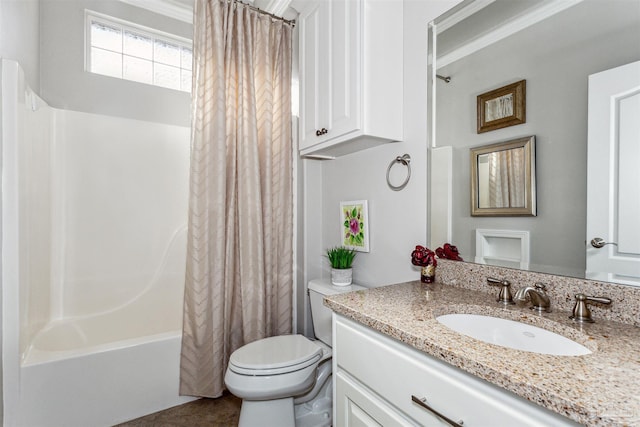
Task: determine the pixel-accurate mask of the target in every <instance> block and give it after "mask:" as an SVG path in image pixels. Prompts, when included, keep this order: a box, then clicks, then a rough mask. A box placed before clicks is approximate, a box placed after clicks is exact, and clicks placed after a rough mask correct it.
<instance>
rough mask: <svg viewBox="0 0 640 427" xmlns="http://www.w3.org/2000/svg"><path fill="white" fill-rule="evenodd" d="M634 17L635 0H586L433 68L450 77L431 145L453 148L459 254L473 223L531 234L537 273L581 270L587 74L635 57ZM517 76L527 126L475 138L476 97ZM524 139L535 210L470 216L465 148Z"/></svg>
mask: <svg viewBox="0 0 640 427" xmlns="http://www.w3.org/2000/svg"><path fill="white" fill-rule="evenodd" d="M629 16H631V17H634V21H633V22H634V23H632V24H630V25H627V26H625V25H624V23H625V22H629V20H628V19H626V17H629ZM639 16H640V7H639V4H638V2H629V1H626V2H620V1H616V2H604V1H601V2H584V3H582V4H580V5H578V6H574V7H573V8H571V9H569V10H567V11H564V12H562V13H561V14H559V15H556V16H555V17H553V18H551V19H549V20H547V21H545V22H543V23H540V24H538V25H535V26H532V27H530V28H529V29H527V30H524V31H522V32H520V33H517V34H515V35H513V36H511V37H510V38H508V39H507V40H503V41H501V42H499V43H496V44H494V45H492V46H490V47H487V48H485V49H483V50H481V51H479V52H477V53H475V54H473V55H470V56H468V57H466V58H463V59H461V60H459V61H457V62H454V63H452V64H451V65H449V66H447V67H444V68H442V69H439V70H438V72H439V74H443V75H448V76H451V78H452V81H451V83H449V84H444V83H442V82H439V83H438V87H437V112H438V118H437V128H436V129H437V145H438V146H446V145H451V146H453V147H454V171H453V191H454V200H453V205H454V206H453V209H454V217H453V242H454V243H455V244H456V245H458V248H459V249H460V251H461V253H462V254H463V255H464V256H466V257H467V258H465V259H468V260H473V257H472V256H470V255H472V254H474V252H475V229H476V228H497V229H516V230H530V231H531V260H532V264H534V265H533V266H532V269H533V270H538V271H548V272H554V273H560V274H569V275H575V276H581V275H584V269H585V230H586V214H585V211H586V194H587V193H586V176H587V169H586V161H587V154H586V146H587V95H588V80H587V79H588V76H589V75H590V74H593V73H596V72H599V71H602V70H606V69H609V68H613V67H616V66H619V65H623V64H626V63H629V62H633V61H634V60H638V59H640V43H639V42H638V40H640V25H638V17H639ZM593 29H597V30H598V33H597V34H591V35H589V34H590V30H593ZM521 79H526V80H527V122H526V123H525V124H522V125H517V126H512V127H509V128H504V129H500V130H496V131H492V132H487V133H484V134H480V135H479V134H477V133H476V96H477V95H478V94H481V93H484V92H487V91H489V90H492V89H495V88H498V87H501V86H503V85H505V84H508V83H512V82H515V81H518V80H521ZM528 135H535V136H536V149H537V156H536V167H537V189H538V198H537V200H538V216H537V217H529V218H517V217H511V218H495V217H494V218H474V217H471V216H470V206H469V194H470V183H469V147H474V146H479V145H484V144H489V143H494V142H500V141H506V140H510V139H514V138H518V137H522V136H528Z"/></svg>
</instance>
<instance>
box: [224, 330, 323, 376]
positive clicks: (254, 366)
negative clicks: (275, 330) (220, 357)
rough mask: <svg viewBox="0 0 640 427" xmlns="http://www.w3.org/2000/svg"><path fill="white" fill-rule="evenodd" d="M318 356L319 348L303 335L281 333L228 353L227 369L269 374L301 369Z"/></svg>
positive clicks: (320, 353) (246, 373)
mask: <svg viewBox="0 0 640 427" xmlns="http://www.w3.org/2000/svg"><path fill="white" fill-rule="evenodd" d="M321 357H322V348H321V347H320V346H319V345H317V344H315V343H314V342H313V341H311V340H309V339H308V338H306V337H304V336H303V335H281V336H276V337H270V338H264V339H261V340H258V341H254V342H252V343H249V344H247V345H245V346H243V347H240V348H239V349H237V350H236V351H234V352H233V353H232V354H231V358H230V360H229V368H230V369H231V370H232V371H234V372H237V373H239V374H245V375H273V374H278V373H284V372H291V371H295V370H298V369H302V368H305V367H307V366H309V365H311V364H313V363H316V362H317V361H318V360H320V358H321Z"/></svg>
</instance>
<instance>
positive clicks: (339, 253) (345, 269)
mask: <svg viewBox="0 0 640 427" xmlns="http://www.w3.org/2000/svg"><path fill="white" fill-rule="evenodd" d="M355 257H356V251H354V250H353V249H347V248H345V247H344V246H337V247H335V248H329V249H327V258H329V263H330V264H331V283H333V284H334V285H335V286H349V285H350V284H351V282H352V280H353V269H352V268H351V265H352V264H353V259H354V258H355Z"/></svg>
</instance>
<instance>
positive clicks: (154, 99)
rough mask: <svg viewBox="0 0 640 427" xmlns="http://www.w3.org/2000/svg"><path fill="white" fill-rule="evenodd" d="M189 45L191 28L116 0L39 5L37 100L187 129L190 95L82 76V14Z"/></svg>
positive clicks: (53, 0)
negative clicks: (96, 14)
mask: <svg viewBox="0 0 640 427" xmlns="http://www.w3.org/2000/svg"><path fill="white" fill-rule="evenodd" d="M85 9H89V10H93V11H95V12H100V13H104V14H107V15H110V16H114V17H116V18H120V19H124V20H127V21H131V22H135V23H137V24H139V25H144V26H147V27H151V28H154V29H157V30H161V31H165V32H168V33H171V34H175V35H178V36H181V37H186V38H188V39H191V38H192V25H191V24H187V23H185V22H182V21H178V20H175V19H171V18H168V17H166V16H163V15H159V14H156V13H153V12H149V11H147V10H144V9H140V8H137V7H133V6H130V5H127V4H124V3H121V2H119V1H115V0H106V1H105V0H65V1H60V0H42V1H41V5H40V41H41V55H40V66H41V68H40V75H41V80H40V81H41V83H40V88H41V92H40V94H41V97H42V98H43V99H44V100H46V101H47V102H48V103H49V105H51V106H52V107H56V108H63V109H68V110H75V111H84V112H88V113H96V114H106V115H111V116H118V117H127V118H132V119H138V120H147V121H155V122H161V123H166V124H173V125H179V126H189V125H190V118H189V117H190V95H189V94H188V93H186V92H180V91H176V90H172V89H165V88H160V87H156V86H151V85H146V84H141V83H136V82H131V81H127V80H120V79H115V78H112V77H107V76H101V75H98V74H92V73H89V72H86V71H84V52H85V51H84V10H85Z"/></svg>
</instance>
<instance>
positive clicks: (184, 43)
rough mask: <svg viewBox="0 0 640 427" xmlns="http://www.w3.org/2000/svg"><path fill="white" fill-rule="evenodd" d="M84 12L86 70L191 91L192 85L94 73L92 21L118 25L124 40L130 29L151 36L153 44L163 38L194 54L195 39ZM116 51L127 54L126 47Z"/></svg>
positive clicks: (87, 11)
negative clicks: (186, 85)
mask: <svg viewBox="0 0 640 427" xmlns="http://www.w3.org/2000/svg"><path fill="white" fill-rule="evenodd" d="M84 12H85V19H84V22H85V31H84V35H85V37H84V40H85V55H84V57H85V63H84V70H85V71H86V72H88V73H91V74H97V75H100V76H103V77H112V78H116V79H117V78H119V79H120V80H127V81H130V82H136V83H141V84H148V85H152V86H156V87H162V88H164V89H170V90H178V91H180V92H188V93H191V87H190V86H189V87H188V89H173V88H167V87H166V86H161V85H158V84H155V83H144V82H139V81H137V80H130V79H126V78H124V77H123V75H124V73H121V76H120V77H114V76H108V75H105V74H100V73H94V72H93V71H91V47H92V44H91V24H92V22H99V23H101V24H104V25H106V26H110V27H118V28H120V30H121V31H122V34H123V40H124V32H125V31H126V30H130V31H132V32H135V33H136V34H140V35H142V36H145V37H149V38H151V39H152V43H153V44H155V41H156V40H161V41H163V42H167V43H170V44H174V45H178V46H180V47H183V48H187V49H189V50H191V54H192V55H193V41H192V40H189V39H187V38H184V37H180V36H177V35H175V34H170V33H167V32H164V31H160V30H156V29H153V28H149V27H145V26H142V25H138V24H135V23H133V22H129V21H125V20H123V19H119V18H115V17H113V16H109V15H105V14H102V13H99V12H95V11H92V10H88V9H85V11H84ZM100 49H102V48H100ZM115 53H118V54H120V55H122V56H124V55H125V53H124V49H123V51H121V52H115ZM151 62H152V64H153V66H155V64H156V61H155V58H152V59H151ZM158 63H159V64H162V65H166V64H163V63H161V62H158ZM123 64H124V61H123ZM180 70H181V71H182V70H186V69H185V68H182V66H180ZM189 71H191V72H193V70H189Z"/></svg>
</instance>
